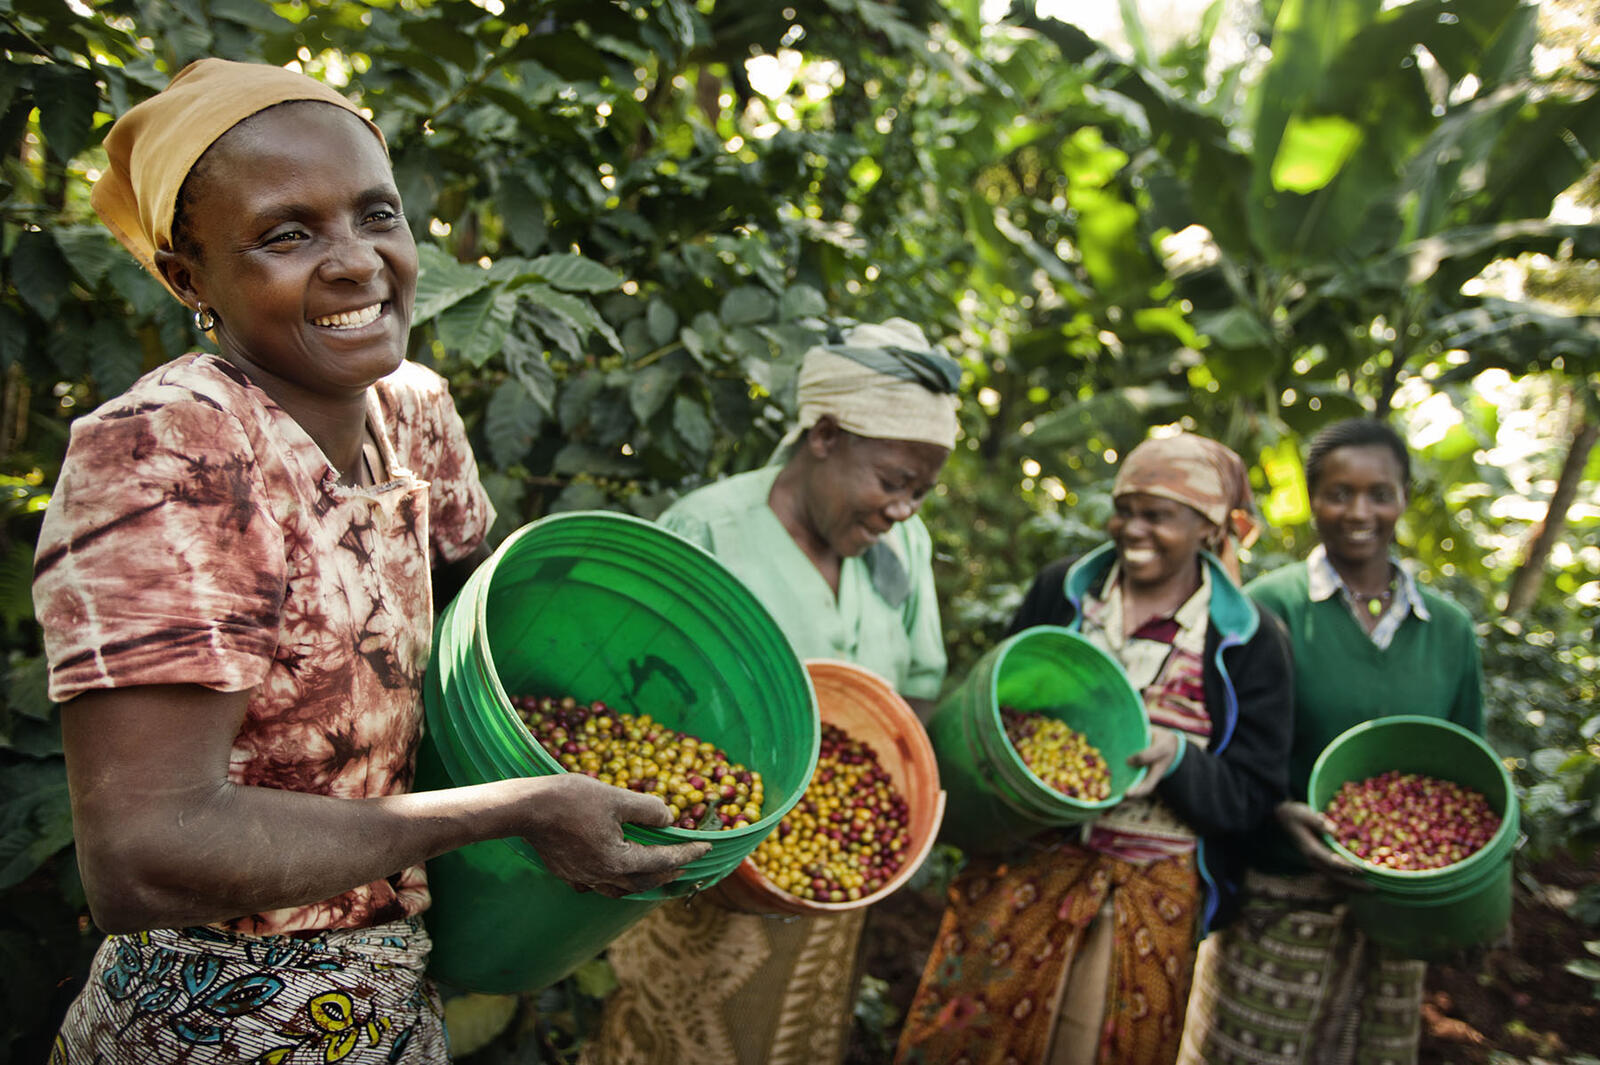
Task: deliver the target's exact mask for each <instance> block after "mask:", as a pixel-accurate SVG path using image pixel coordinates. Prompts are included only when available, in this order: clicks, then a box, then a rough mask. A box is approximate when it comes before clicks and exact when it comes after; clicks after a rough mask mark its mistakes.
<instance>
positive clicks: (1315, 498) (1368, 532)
mask: <svg viewBox="0 0 1600 1065" xmlns="http://www.w3.org/2000/svg"><path fill="white" fill-rule="evenodd" d="M1410 477H1411V460H1410V456H1409V454H1408V453H1407V451H1406V446H1405V443H1404V441H1402V440H1401V438H1400V437H1399V435H1398V434H1396V433H1395V431H1394V430H1393V429H1391V428H1389V426H1387V425H1385V424H1384V423H1382V422H1379V421H1376V420H1371V419H1352V420H1349V421H1343V422H1338V423H1336V424H1334V425H1331V426H1329V427H1327V428H1326V429H1324V430H1323V431H1322V432H1321V433H1319V434H1317V436H1316V438H1315V439H1314V440H1312V442H1311V448H1310V452H1309V454H1308V455H1307V458H1306V485H1307V488H1308V489H1309V491H1310V495H1311V512H1312V520H1313V521H1314V523H1315V525H1316V529H1317V535H1318V538H1319V539H1320V541H1321V542H1320V543H1319V544H1318V546H1317V547H1315V548H1314V549H1312V551H1311V554H1310V555H1309V557H1307V559H1306V560H1305V561H1304V562H1299V563H1294V564H1292V565H1289V566H1284V567H1283V568H1281V569H1278V570H1274V571H1273V572H1271V573H1268V574H1265V575H1263V576H1261V577H1258V578H1256V579H1255V580H1254V581H1252V582H1250V584H1249V585H1247V586H1246V588H1245V591H1246V592H1248V593H1249V595H1250V596H1251V598H1253V599H1254V600H1255V601H1256V602H1257V603H1258V604H1259V605H1260V606H1261V607H1263V608H1264V609H1266V610H1269V611H1271V612H1272V613H1273V614H1275V615H1277V616H1278V617H1279V618H1281V619H1282V620H1283V622H1284V624H1285V626H1286V627H1287V628H1288V630H1289V636H1290V639H1291V641H1292V646H1293V651H1294V662H1295V725H1294V740H1293V745H1292V748H1291V754H1290V762H1289V795H1290V798H1289V800H1288V801H1286V802H1284V803H1282V804H1281V805H1280V806H1279V807H1278V811H1277V814H1278V816H1277V819H1276V822H1277V823H1276V826H1275V827H1274V828H1273V829H1272V830H1270V831H1269V838H1268V839H1266V840H1263V844H1262V847H1261V848H1260V850H1259V851H1258V857H1257V861H1256V868H1255V869H1254V870H1252V871H1251V873H1250V876H1249V878H1248V879H1247V881H1246V889H1247V891H1248V893H1249V900H1248V901H1247V902H1246V904H1245V911H1244V916H1243V918H1242V919H1241V920H1240V921H1239V922H1238V923H1237V924H1235V925H1234V926H1232V927H1231V928H1229V929H1226V930H1224V931H1223V932H1221V933H1220V934H1218V935H1217V936H1214V937H1212V939H1210V940H1208V941H1207V942H1206V943H1205V944H1203V945H1202V948H1201V952H1200V957H1199V959H1198V961H1197V965H1196V970H1195V981H1194V991H1193V994H1192V996H1191V998H1190V1001H1189V1010H1188V1018H1187V1021H1186V1023H1185V1030H1184V1037H1183V1050H1182V1054H1181V1056H1180V1059H1179V1060H1180V1063H1182V1065H1195V1063H1198V1062H1205V1063H1207V1065H1230V1063H1233V1062H1249V1063H1251V1065H1305V1063H1309V1062H1312V1061H1315V1062H1317V1063H1319V1065H1321V1063H1328V1065H1356V1063H1361V1065H1367V1063H1372V1065H1377V1063H1385V1065H1408V1063H1413V1062H1415V1061H1416V1060H1417V1044H1418V1037H1419V1034H1420V1029H1421V1003H1422V981H1423V970H1424V966H1423V963H1422V962H1419V961H1411V960H1407V959H1403V958H1398V957H1395V956H1393V955H1391V954H1389V953H1387V952H1386V951H1385V950H1384V949H1382V948H1381V947H1379V946H1378V945H1376V944H1374V943H1372V942H1371V941H1369V940H1368V939H1367V937H1366V936H1365V935H1363V934H1362V933H1361V931H1360V930H1359V929H1357V928H1356V927H1355V925H1354V923H1353V922H1351V921H1349V920H1348V919H1347V908H1346V906H1345V905H1344V897H1345V895H1346V894H1347V893H1348V892H1349V891H1350V890H1353V889H1356V888H1357V886H1358V885H1359V883H1360V881H1359V878H1358V877H1357V875H1356V873H1357V869H1356V867H1355V865H1354V864H1353V863H1351V862H1349V861H1348V860H1346V859H1344V858H1342V857H1341V856H1340V855H1338V854H1337V853H1335V852H1334V851H1333V850H1332V849H1331V848H1330V847H1328V846H1327V845H1326V844H1325V843H1324V842H1323V840H1322V834H1323V833H1324V832H1327V831H1330V830H1331V827H1332V826H1331V825H1330V824H1329V823H1328V821H1327V819H1326V818H1325V817H1324V816H1323V815H1322V814H1321V813H1320V812H1319V811H1317V810H1314V809H1312V808H1311V807H1310V806H1308V805H1307V804H1306V802H1305V796H1306V785H1307V782H1308V780H1309V779H1310V776H1311V767H1312V765H1313V764H1314V763H1315V762H1316V759H1317V755H1318V754H1320V753H1321V752H1322V750H1323V748H1324V747H1326V746H1327V745H1328V743H1329V742H1330V741H1332V740H1333V739H1334V737H1336V736H1338V735H1339V734H1340V733H1342V732H1343V731H1345V730H1346V729H1348V728H1350V727H1351V726H1353V725H1357V724H1360V723H1361V722H1363V721H1368V720H1371V719H1373V718H1377V717H1385V716H1389V715H1393V714H1425V715H1428V716H1431V717H1439V718H1444V719H1446V720H1449V721H1453V722H1455V723H1456V724H1458V725H1461V726H1463V727H1465V728H1468V729H1471V730H1472V731H1474V732H1478V733H1482V731H1483V695H1482V685H1483V675H1482V668H1481V665H1480V662H1479V656H1478V641H1477V635H1476V633H1475V632H1474V631H1473V626H1472V621H1471V619H1470V618H1469V617H1468V616H1467V613H1466V611H1464V610H1462V609H1461V607H1459V606H1457V605H1456V604H1455V603H1454V602H1452V601H1451V600H1449V599H1447V598H1445V597H1444V596H1442V595H1440V594H1439V593H1437V592H1434V591H1432V590H1430V589H1428V588H1425V587H1424V586H1422V585H1421V584H1419V583H1417V582H1416V581H1415V580H1413V579H1412V577H1411V575H1410V574H1409V573H1407V572H1406V570H1404V569H1402V568H1401V566H1400V563H1399V561H1398V559H1397V558H1396V557H1395V556H1394V554H1393V551H1392V548H1393V545H1394V538H1395V536H1394V534H1395V525H1396V523H1397V522H1398V521H1399V519H1400V515H1401V513H1402V512H1403V511H1404V510H1405V505H1406V497H1407V490H1408V485H1409V482H1410Z"/></svg>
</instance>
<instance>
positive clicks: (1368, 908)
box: [1306, 715, 1521, 959]
mask: <svg viewBox="0 0 1600 1065" xmlns="http://www.w3.org/2000/svg"><path fill="white" fill-rule="evenodd" d="M1389 770H1396V771H1398V772H1402V773H1421V774H1424V775H1426V776H1430V777H1437V778H1438V779H1440V780H1449V781H1453V782H1455V783H1456V784H1460V785H1462V786H1463V787H1468V788H1472V789H1473V790H1474V791H1478V792H1480V793H1482V795H1483V796H1484V798H1486V799H1487V800H1488V801H1489V805H1490V807H1491V808H1493V809H1494V810H1495V812H1496V813H1498V814H1500V828H1499V830H1498V831H1497V832H1496V833H1495V834H1494V835H1493V836H1492V837H1491V838H1490V840H1489V842H1488V843H1486V844H1485V845H1484V846H1483V847H1482V848H1481V849H1480V850H1478V851H1477V852H1476V853H1474V854H1471V855H1468V856H1467V857H1466V858H1464V859H1462V860H1461V861H1459V862H1456V863H1455V864H1454V865H1447V866H1444V867H1442V868H1439V869H1421V870H1417V871H1414V872H1413V871H1406V870H1398V869H1386V868H1382V867H1380V866H1376V865H1372V864H1370V863H1368V862H1364V861H1362V860H1361V859H1360V858H1357V857H1356V856H1355V855H1354V854H1352V853H1351V852H1350V851H1349V850H1346V849H1345V848H1344V847H1342V846H1340V845H1339V844H1338V843H1336V842H1334V841H1333V840H1332V839H1331V838H1329V839H1328V842H1329V844H1330V845H1332V847H1333V849H1334V850H1335V851H1338V852H1339V853H1340V854H1342V855H1344V856H1345V857H1346V858H1349V859H1350V860H1351V861H1353V862H1355V863H1356V864H1358V865H1360V866H1361V872H1362V877H1363V879H1365V880H1366V882H1367V884H1369V885H1370V886H1371V888H1372V890H1371V891H1362V892H1352V893H1351V894H1350V895H1349V903H1350V912H1351V915H1352V916H1353V917H1354V918H1355V920H1356V922H1357V923H1358V924H1359V925H1360V926H1361V929H1362V930H1363V931H1364V932H1366V933H1367V935H1368V936H1369V937H1370V938H1372V939H1373V940H1374V941H1376V942H1378V943H1382V944H1383V945H1384V946H1386V947H1388V948H1390V949H1391V950H1393V951H1395V952H1396V953H1398V954H1401V955H1403V956H1406V957H1411V958H1422V959H1432V958H1440V957H1445V956H1447V955H1449V954H1451V953H1452V952H1454V951H1456V950H1458V949H1460V948H1462V947H1467V946H1471V945H1473V944H1475V943H1482V942H1484V941H1486V940H1489V939H1492V938H1493V937H1494V936H1496V935H1497V934H1499V932H1500V931H1501V930H1502V929H1503V928H1505V926H1506V924H1507V922H1509V921H1510V920H1511V858H1512V855H1513V853H1514V852H1515V851H1516V848H1517V840H1518V838H1519V837H1520V835H1521V826H1520V814H1519V812H1518V806H1517V793H1516V791H1515V790H1514V789H1513V788H1512V786H1511V776H1510V774H1509V773H1507V772H1506V769H1505V766H1504V765H1502V764H1501V762H1500V758H1499V756H1498V755H1496V754H1495V753H1494V751H1493V750H1492V749H1490V747H1489V745H1488V744H1486V743H1484V742H1483V740H1481V739H1479V738H1478V737H1477V736H1475V735H1473V734H1472V733H1471V732H1469V731H1468V730H1467V729H1464V728H1462V727H1461V726H1460V725H1456V724H1454V723H1452V722H1449V721H1444V720H1441V719H1439V718H1433V717H1416V716H1410V715H1400V716H1396V717H1382V718H1376V719H1374V720H1372V721H1367V722H1364V723H1362V724H1360V725H1356V726H1354V727H1353V728H1350V729H1348V730H1346V731H1345V732H1342V733H1340V734H1339V735H1338V736H1337V737H1335V739H1334V740H1333V742H1332V743H1330V744H1328V746H1327V747H1326V748H1325V749H1324V750H1323V752H1322V754H1321V755H1319V756H1318V757H1317V761H1316V764H1315V765H1314V766H1313V767H1312V769H1311V782H1310V784H1309V786H1308V787H1307V789H1306V790H1307V795H1308V799H1307V801H1308V802H1309V803H1310V804H1311V806H1312V808H1313V809H1317V810H1325V809H1326V808H1327V806H1328V803H1329V802H1330V801H1332V799H1333V796H1334V795H1335V794H1336V793H1337V792H1338V791H1339V788H1340V787H1341V786H1343V785H1344V783H1345V782H1346V781H1352V780H1353V781H1362V780H1367V779H1369V778H1371V777H1375V776H1377V775H1379V774H1380V773H1385V772H1388V771H1389Z"/></svg>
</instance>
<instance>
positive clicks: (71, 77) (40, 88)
mask: <svg viewBox="0 0 1600 1065" xmlns="http://www.w3.org/2000/svg"><path fill="white" fill-rule="evenodd" d="M34 92H35V93H36V94H37V97H36V98H37V100H38V104H39V132H40V133H41V134H42V135H43V137H44V143H45V147H46V148H47V149H49V151H50V154H51V155H52V156H54V157H55V158H56V160H57V161H58V162H61V163H68V162H71V161H72V158H73V157H74V156H76V155H77V154H78V153H79V152H81V151H83V149H85V148H87V147H88V146H89V142H90V139H91V137H92V135H93V132H94V113H95V109H96V108H97V107H98V106H99V104H100V84H99V81H98V80H97V79H96V77H95V73H94V71H92V70H86V69H84V68H83V67H79V66H74V65H73V64H70V63H52V64H50V65H48V66H45V67H42V68H40V69H39V71H38V73H37V74H35V75H34Z"/></svg>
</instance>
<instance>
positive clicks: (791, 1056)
mask: <svg viewBox="0 0 1600 1065" xmlns="http://www.w3.org/2000/svg"><path fill="white" fill-rule="evenodd" d="M865 923H866V911H865V910H846V911H844V912H841V913H830V914H817V915H814V916H806V917H778V916H767V915H761V914H752V913H735V912H733V911H731V910H726V909H724V908H722V907H721V906H719V905H717V904H716V903H715V902H712V901H711V900H710V899H706V898H695V899H692V900H689V901H688V902H686V903H671V902H669V903H667V904H666V905H665V906H661V907H659V908H658V909H655V910H652V911H651V912H650V913H649V915H648V916H646V917H645V919H644V920H642V921H640V922H639V923H638V924H637V925H634V926H633V927H632V928H630V929H628V931H627V932H625V933H624V934H623V935H622V936H621V937H620V938H618V939H617V941H616V942H614V943H612V944H611V946H610V947H609V948H608V949H607V952H606V957H607V958H608V959H609V960H610V962H611V967H612V969H613V970H614V971H615V972H616V974H617V981H618V983H619V986H618V988H617V990H616V991H614V992H612V995H611V997H610V998H609V999H607V1000H606V1007H605V1014H604V1016H603V1018H602V1020H601V1023H600V1030H599V1031H598V1032H597V1033H596V1034H595V1038H594V1039H593V1040H592V1041H591V1042H589V1043H587V1044H585V1045H584V1048H583V1052H582V1054H581V1056H580V1057H579V1059H578V1060H579V1065H691V1063H692V1065H837V1063H838V1062H840V1061H842V1060H843V1059H844V1055H845V1051H846V1049H847V1048H848V1046H849V1041H850V1027H851V1020H852V1014H853V1009H852V1008H853V1006H854V1005H855V989H856V985H857V978H858V976H859V972H858V967H859V962H860V944H861V932H862V928H863V927H864V926H865Z"/></svg>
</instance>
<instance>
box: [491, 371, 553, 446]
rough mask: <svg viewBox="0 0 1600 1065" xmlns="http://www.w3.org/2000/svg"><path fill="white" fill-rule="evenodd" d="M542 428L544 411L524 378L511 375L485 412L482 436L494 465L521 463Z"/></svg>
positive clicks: (497, 390) (503, 382)
mask: <svg viewBox="0 0 1600 1065" xmlns="http://www.w3.org/2000/svg"><path fill="white" fill-rule="evenodd" d="M543 427H544V413H543V411H542V410H541V409H540V406H539V404H538V403H537V402H535V400H534V398H533V397H532V396H530V395H529V394H528V390H527V388H526V387H524V386H523V384H522V381H521V380H520V379H519V378H517V377H508V378H507V379H506V380H504V381H502V382H500V386H499V387H498V388H496V389H495V390H494V395H493V396H491V397H490V399H489V406H488V407H487V408H486V409H485V411H484V415H483V436H484V440H485V442H486V443H487V444H488V445H489V457H490V458H492V459H493V460H494V463H495V465H497V466H500V467H506V466H510V465H512V464H514V463H518V462H521V461H522V460H523V459H524V458H526V457H527V454H528V451H529V449H531V448H532V447H533V441H534V439H535V438H536V437H538V435H539V430H540V429H541V428H543Z"/></svg>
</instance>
